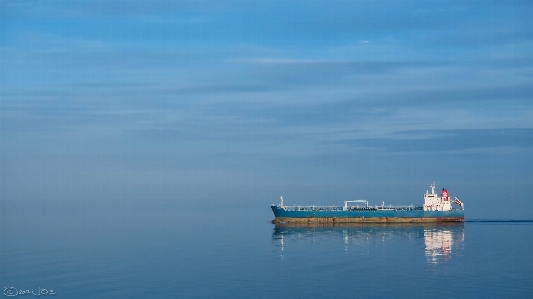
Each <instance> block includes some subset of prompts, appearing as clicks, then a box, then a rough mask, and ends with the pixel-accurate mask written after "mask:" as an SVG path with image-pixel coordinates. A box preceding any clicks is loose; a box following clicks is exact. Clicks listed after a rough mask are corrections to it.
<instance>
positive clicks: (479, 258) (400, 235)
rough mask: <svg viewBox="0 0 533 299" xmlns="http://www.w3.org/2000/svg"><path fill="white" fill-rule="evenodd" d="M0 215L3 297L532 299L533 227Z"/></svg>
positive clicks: (100, 204) (112, 206) (109, 207)
mask: <svg viewBox="0 0 533 299" xmlns="http://www.w3.org/2000/svg"><path fill="white" fill-rule="evenodd" d="M1 208H2V209H1V212H0V213H1V214H0V216H1V218H0V221H1V222H0V224H1V235H0V253H1V257H0V281H1V284H2V288H3V290H4V295H3V296H4V297H6V298H7V297H8V296H6V295H10V294H11V293H10V292H15V291H21V290H29V291H30V292H34V293H38V292H39V288H40V289H41V290H44V289H46V290H48V291H49V290H53V292H54V293H55V295H53V296H52V295H46V296H45V295H44V294H43V295H42V297H55V298H252V297H253V298H273V297H275V298H309V297H313V298H354V297H357V298H385V297H394V298H417V297H431V298H481V297H482V298H533V241H532V237H533V223H532V222H494V221H493V222H479V221H476V222H466V223H464V224H460V225H362V226H361V225H359V226H344V227H276V226H274V225H272V224H271V223H270V220H271V219H272V218H273V216H272V215H271V211H270V210H269V207H268V206H261V207H257V206H252V205H249V206H236V207H234V208H228V207H227V206H226V207H225V208H222V207H211V208H206V209H202V210H199V209H198V208H194V207H187V208H184V207H182V206H178V205H177V204H173V203H171V202H157V203H150V204H139V203H126V202H104V201H93V202H90V203H86V202H65V201H57V202H53V203H9V204H8V203H6V202H3V203H2V207H1ZM43 292H44V291H43ZM18 297H28V298H30V297H34V296H33V295H32V294H30V295H19V296H18Z"/></svg>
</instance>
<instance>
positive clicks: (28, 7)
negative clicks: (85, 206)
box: [0, 0, 533, 218]
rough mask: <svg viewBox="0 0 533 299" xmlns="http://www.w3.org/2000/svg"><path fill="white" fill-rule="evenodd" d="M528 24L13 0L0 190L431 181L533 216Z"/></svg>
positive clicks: (212, 5) (2, 79) (297, 8)
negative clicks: (518, 207) (519, 207)
mask: <svg viewBox="0 0 533 299" xmlns="http://www.w3.org/2000/svg"><path fill="white" fill-rule="evenodd" d="M531 15H533V4H532V3H531V1H450V0H447V1H331V0H330V1H243V0H241V1H198V0H196V1H165V0H161V1H160V0H156V1H135V0H132V1H98V0H97V1H5V0H2V1H1V2H0V33H1V35H0V96H1V98H0V121H1V123H0V125H1V126H0V134H1V135H0V138H1V139H0V142H1V143H0V163H1V164H0V166H1V172H0V174H1V177H0V184H1V185H0V188H1V189H0V197H1V198H2V199H4V200H41V201H46V200H51V199H64V200H91V199H94V198H99V199H102V198H103V199H110V200H111V199H116V198H121V199H138V200H147V199H148V198H150V199H154V198H157V199H168V200H173V201H183V202H184V203H185V202H194V201H195V200H202V201H207V202H212V203H216V202H219V203H228V204H238V203H249V204H251V205H257V206H263V205H264V206H265V209H268V207H267V206H268V204H270V203H273V202H277V198H279V196H280V195H284V197H285V198H286V203H289V204H290V203H296V204H306V203H314V204H340V203H341V202H342V201H343V200H346V199H353V198H366V199H368V200H369V201H370V202H371V203H381V201H383V200H384V201H385V202H389V203H391V204H411V203H414V204H421V203H422V194H423V192H425V190H426V189H428V186H429V184H430V183H431V182H432V181H434V180H435V181H437V188H439V187H447V188H448V190H449V191H450V193H451V195H452V196H457V197H459V198H460V199H462V200H463V201H464V202H465V203H466V206H467V207H468V208H470V209H471V212H470V211H469V213H472V214H471V215H473V216H475V217H477V218H483V217H489V218H497V217H504V218H506V217H507V218H533V213H532V212H530V211H531V210H532V209H533V204H532V203H531V202H532V200H531V199H532V196H531V193H530V192H531V191H530V189H531V187H532V186H533V171H532V170H531V169H533V159H532V158H533V154H532V152H533V151H532V150H533V102H532V100H533V54H532V53H533V31H532V30H531V28H533V20H532V19H531ZM443 184H444V185H443ZM517 206H521V207H527V208H528V209H529V210H528V209H516V207H517Z"/></svg>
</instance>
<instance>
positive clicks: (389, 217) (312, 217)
mask: <svg viewBox="0 0 533 299" xmlns="http://www.w3.org/2000/svg"><path fill="white" fill-rule="evenodd" d="M430 188H431V193H429V191H428V190H426V193H425V194H424V205H423V206H413V205H411V206H392V205H389V206H386V205H385V202H383V203H382V205H378V206H369V205H368V201H367V200H365V199H358V200H347V201H345V202H344V205H343V206H314V205H313V206H285V205H284V204H283V196H282V197H280V201H281V202H280V204H279V205H272V206H271V208H272V212H274V216H275V217H276V218H275V219H274V220H272V223H274V224H280V223H358V222H368V223H406V222H407V223H409V222H411V223H420V222H463V221H464V204H463V203H462V202H461V201H460V200H459V199H458V198H457V197H455V198H454V199H453V200H452V199H451V198H450V196H449V195H448V190H446V189H444V188H443V189H442V191H441V196H438V194H436V193H435V182H433V184H431V185H430ZM452 203H453V204H455V205H457V206H458V207H459V208H455V207H453V206H452Z"/></svg>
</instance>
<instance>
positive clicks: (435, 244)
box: [272, 223, 464, 264]
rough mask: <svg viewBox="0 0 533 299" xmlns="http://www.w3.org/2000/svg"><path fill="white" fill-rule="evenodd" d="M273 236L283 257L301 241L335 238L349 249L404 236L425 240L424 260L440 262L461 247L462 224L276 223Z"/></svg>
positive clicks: (395, 239)
mask: <svg viewBox="0 0 533 299" xmlns="http://www.w3.org/2000/svg"><path fill="white" fill-rule="evenodd" d="M272 240H273V242H274V243H275V244H277V246H279V247H280V250H281V252H280V255H281V257H282V258H283V253H284V251H285V250H286V248H288V247H290V246H291V243H296V242H302V241H310V242H321V241H324V242H333V243H336V240H338V241H339V242H342V243H343V245H344V250H345V251H346V252H348V251H349V250H350V249H361V248H368V249H369V250H370V248H371V247H372V248H373V247H374V246H375V245H378V246H379V244H381V246H385V245H386V244H390V243H394V242H405V241H402V240H406V241H407V242H411V243H413V244H415V246H417V245H418V246H421V245H422V244H424V248H425V258H426V263H427V264H440V263H447V262H448V261H449V260H450V258H451V257H452V255H453V252H454V251H456V250H457V249H462V248H463V246H464V224H463V223H431V224H425V223H424V224H403V223H402V224H370V223H365V224H360V223H356V224H342V225H338V224H337V225H331V224H330V225H323V224H318V225H317V224H315V225H302V224H276V226H275V228H274V230H273V232H272ZM422 241H423V243H422ZM337 244H338V243H337Z"/></svg>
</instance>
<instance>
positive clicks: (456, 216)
mask: <svg viewBox="0 0 533 299" xmlns="http://www.w3.org/2000/svg"><path fill="white" fill-rule="evenodd" d="M271 208H272V211H273V212H274V216H276V220H274V221H275V222H277V223H280V222H287V223H291V222H292V223H294V222H330V221H332V222H462V221H464V210H451V211H424V210H422V209H392V210H376V209H369V210H348V211H343V210H342V208H338V209H331V210H309V209H308V210H296V209H294V208H292V207H290V208H287V207H280V206H271Z"/></svg>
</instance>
